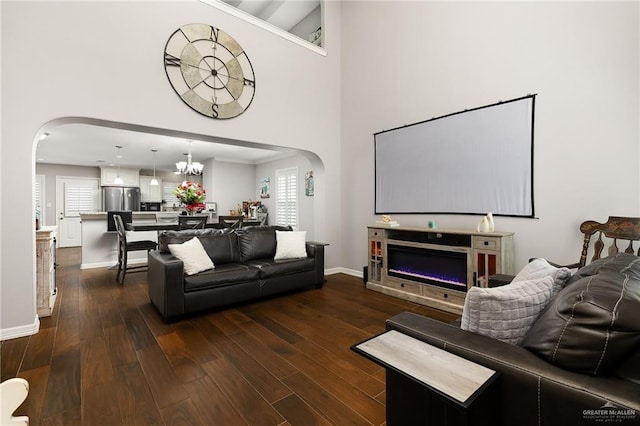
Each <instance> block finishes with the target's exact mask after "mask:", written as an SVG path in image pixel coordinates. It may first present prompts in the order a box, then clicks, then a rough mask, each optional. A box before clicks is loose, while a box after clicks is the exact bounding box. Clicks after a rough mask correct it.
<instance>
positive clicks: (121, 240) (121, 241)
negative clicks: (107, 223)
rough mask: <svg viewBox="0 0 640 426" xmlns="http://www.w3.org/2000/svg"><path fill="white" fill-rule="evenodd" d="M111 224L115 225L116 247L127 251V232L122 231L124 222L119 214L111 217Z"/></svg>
mask: <svg viewBox="0 0 640 426" xmlns="http://www.w3.org/2000/svg"><path fill="white" fill-rule="evenodd" d="M113 222H114V223H115V225H116V233H117V234H118V247H119V249H120V250H126V249H127V231H126V229H124V221H123V220H122V216H120V215H119V214H114V215H113Z"/></svg>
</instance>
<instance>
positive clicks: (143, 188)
mask: <svg viewBox="0 0 640 426" xmlns="http://www.w3.org/2000/svg"><path fill="white" fill-rule="evenodd" d="M152 179H153V176H140V201H142V202H143V203H161V202H162V179H160V178H156V180H157V181H158V184H157V185H151V180H152Z"/></svg>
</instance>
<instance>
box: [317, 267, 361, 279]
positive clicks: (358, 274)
mask: <svg viewBox="0 0 640 426" xmlns="http://www.w3.org/2000/svg"><path fill="white" fill-rule="evenodd" d="M324 274H325V275H333V274H347V275H351V276H354V277H358V278H362V271H356V270H355V269H349V268H343V267H338V268H331V269H325V270H324Z"/></svg>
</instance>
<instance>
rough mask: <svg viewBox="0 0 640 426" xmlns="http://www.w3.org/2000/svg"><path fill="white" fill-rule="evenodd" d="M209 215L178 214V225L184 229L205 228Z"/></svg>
mask: <svg viewBox="0 0 640 426" xmlns="http://www.w3.org/2000/svg"><path fill="white" fill-rule="evenodd" d="M207 219H208V216H178V225H179V227H180V230H183V229H204V227H205V225H206V224H207Z"/></svg>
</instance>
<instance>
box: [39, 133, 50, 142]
mask: <svg viewBox="0 0 640 426" xmlns="http://www.w3.org/2000/svg"><path fill="white" fill-rule="evenodd" d="M50 134H51V133H49V132H44V133H43V134H41V135H40V139H38V140H44V139H46V138H47V136H49V135H50Z"/></svg>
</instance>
